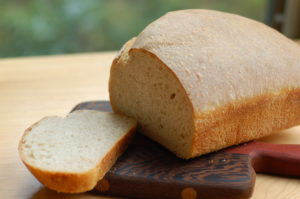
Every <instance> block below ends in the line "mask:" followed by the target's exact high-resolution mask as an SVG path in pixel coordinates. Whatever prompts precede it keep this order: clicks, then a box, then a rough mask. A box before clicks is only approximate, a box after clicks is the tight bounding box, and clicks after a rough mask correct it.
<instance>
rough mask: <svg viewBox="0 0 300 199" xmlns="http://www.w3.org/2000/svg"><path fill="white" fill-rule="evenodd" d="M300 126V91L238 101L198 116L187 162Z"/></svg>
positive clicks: (283, 91) (290, 90) (292, 90)
mask: <svg viewBox="0 0 300 199" xmlns="http://www.w3.org/2000/svg"><path fill="white" fill-rule="evenodd" d="M195 113H197V111H196V110H195ZM297 124H300V88H296V89H283V90H282V91H281V92H279V93H276V94H274V93H270V94H265V95H261V96H256V97H253V98H250V99H246V100H240V101H236V102H234V103H231V104H228V105H227V106H225V107H222V108H218V109H216V110H214V111H211V112H209V113H206V114H198V115H195V133H194V137H193V143H192V151H191V155H190V157H187V158H192V157H196V156H199V155H202V154H206V153H209V152H213V151H217V150H219V149H223V148H226V147H228V146H232V145H236V144H240V143H243V142H247V141H250V140H254V139H258V138H261V137H264V136H267V135H270V134H272V133H276V132H279V131H280V130H283V129H286V128H289V127H292V126H295V125H297Z"/></svg>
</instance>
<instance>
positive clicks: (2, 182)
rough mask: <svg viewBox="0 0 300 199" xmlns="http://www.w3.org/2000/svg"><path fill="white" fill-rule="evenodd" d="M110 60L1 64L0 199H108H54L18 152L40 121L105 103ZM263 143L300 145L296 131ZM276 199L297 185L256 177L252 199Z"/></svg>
mask: <svg viewBox="0 0 300 199" xmlns="http://www.w3.org/2000/svg"><path fill="white" fill-rule="evenodd" d="M114 55H115V52H105V53H90V54H75V55H63V56H45V57H27V58H15V59H2V60H0V110H1V114H0V136H1V137H0V198H1V199H2V198H3V199H20V198H22V199H23V198H25V199H50V198H57V199H77V198H78V199H79V198H80V199H87V198H88V199H93V198H108V197H104V196H101V195H99V194H98V195H97V194H96V193H85V194H78V195H68V194H57V193H55V192H53V191H50V190H48V189H46V188H44V187H43V186H42V185H41V184H40V183H39V182H38V181H37V180H36V179H35V178H34V177H33V176H32V175H31V174H30V173H29V171H28V170H27V169H26V168H25V167H24V165H23V164H22V163H21V161H20V159H19V156H18V152H17V146H18V141H19V139H20V137H21V135H22V133H23V131H24V129H25V128H26V127H28V126H29V125H31V124H32V123H34V122H35V121H37V120H39V119H41V118H42V117H44V116H48V115H60V116H63V115H65V114H66V113H68V112H69V111H70V110H71V109H72V108H73V107H74V105H76V104H77V103H79V102H82V101H87V100H101V99H106V100H107V99H108V91H107V90H108V88H107V83H108V76H109V67H110V64H111V61H112V59H113V57H114ZM299 114H300V113H299ZM263 140H264V141H266V142H271V143H293V144H300V126H298V127H294V128H292V129H289V130H286V131H285V132H281V133H278V134H276V135H273V136H271V137H267V138H264V139H263ZM276 198H277V199H297V198H300V179H293V178H286V177H278V176H270V175H262V174H258V175H257V181H256V187H255V190H254V195H253V197H252V199H276Z"/></svg>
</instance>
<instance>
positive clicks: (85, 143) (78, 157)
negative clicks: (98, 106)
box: [19, 110, 137, 193]
mask: <svg viewBox="0 0 300 199" xmlns="http://www.w3.org/2000/svg"><path fill="white" fill-rule="evenodd" d="M136 124H137V123H136V120H134V119H132V118H129V117H125V116H120V115H117V114H113V113H106V112H99V111H92V110H79V111H74V112H73V113H70V114H69V115H68V116H67V117H66V118H60V117H46V118H44V119H42V120H41V121H39V122H37V123H36V124H34V125H33V126H31V127H30V128H28V129H27V130H26V131H25V133H24V135H23V137H22V139H21V141H20V144H19V153H20V157H21V159H22V160H23V162H24V164H25V165H26V166H27V168H28V169H29V170H30V171H31V172H32V174H33V175H34V176H35V177H36V178H37V179H38V180H39V181H40V182H41V183H42V184H44V185H45V186H46V187H48V188H50V189H53V190H55V191H58V192H65V193H79V192H84V191H88V190H91V189H93V188H94V187H95V185H96V183H97V182H98V180H100V179H101V178H102V177H103V176H104V174H105V173H106V172H107V171H108V170H109V169H110V168H111V166H112V165H113V164H114V162H115V161H116V160H117V158H118V157H119V156H120V155H121V154H122V153H123V151H124V150H125V148H126V146H127V145H128V142H129V141H130V140H131V138H132V137H133V134H134V131H135V128H136Z"/></svg>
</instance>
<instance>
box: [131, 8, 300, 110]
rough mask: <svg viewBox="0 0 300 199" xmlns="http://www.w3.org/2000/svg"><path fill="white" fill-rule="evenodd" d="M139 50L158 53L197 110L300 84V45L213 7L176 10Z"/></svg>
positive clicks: (145, 35)
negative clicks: (211, 8) (214, 9)
mask: <svg viewBox="0 0 300 199" xmlns="http://www.w3.org/2000/svg"><path fill="white" fill-rule="evenodd" d="M130 43H133V45H132V47H131V48H133V49H144V50H147V51H149V52H151V53H153V54H155V55H156V56H157V57H158V58H159V59H161V60H162V61H163V62H164V63H165V64H166V65H167V66H168V67H169V68H170V69H171V70H172V71H173V72H174V73H175V74H176V75H177V77H178V79H179V81H180V82H181V83H182V85H183V87H184V88H185V89H186V92H187V95H188V97H189V98H190V100H191V102H192V104H193V106H194V109H195V110H194V111H195V112H196V113H205V112H208V111H213V110H215V109H216V108H218V107H220V106H223V105H225V104H228V103H230V102H232V101H236V100H241V99H244V98H251V97H254V96H259V95H261V94H265V93H278V92H280V91H281V90H282V89H289V88H298V87H300V47H299V46H298V45H297V44H295V43H294V42H293V41H291V40H289V39H288V38H286V37H285V36H283V35H282V34H280V33H278V32H277V31H275V30H273V29H271V28H269V27H268V26H266V25H264V24H262V23H259V22H256V21H253V20H251V19H247V18H244V17H241V16H237V15H233V14H227V13H223V12H218V11H211V10H182V11H175V12H170V13H167V14H166V15H164V16H163V17H161V18H159V19H158V20H156V21H154V22H153V23H151V24H150V25H149V26H147V27H146V28H145V29H144V30H143V31H142V32H141V33H140V34H139V35H138V37H137V38H136V39H135V40H132V41H131V42H130Z"/></svg>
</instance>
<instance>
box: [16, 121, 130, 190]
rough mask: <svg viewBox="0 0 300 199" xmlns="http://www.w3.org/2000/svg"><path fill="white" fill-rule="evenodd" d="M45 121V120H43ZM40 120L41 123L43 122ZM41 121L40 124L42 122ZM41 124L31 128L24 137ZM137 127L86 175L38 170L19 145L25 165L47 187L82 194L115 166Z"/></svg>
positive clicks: (85, 173)
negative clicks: (24, 155) (27, 161)
mask: <svg viewBox="0 0 300 199" xmlns="http://www.w3.org/2000/svg"><path fill="white" fill-rule="evenodd" d="M42 120H43V119H42ZM42 120H40V121H42ZM40 121H39V122H40ZM39 122H37V123H35V124H33V125H32V126H31V127H29V128H28V129H27V130H26V131H25V133H24V135H23V136H22V139H21V142H22V140H23V137H25V136H26V134H27V133H28V132H29V131H30V129H32V128H33V127H34V126H35V125H37V124H38V123H39ZM135 130H136V125H135V126H133V127H132V128H131V129H130V131H129V132H128V133H127V134H126V135H124V136H123V137H122V138H121V139H120V140H119V141H118V142H116V144H115V145H114V147H112V149H111V150H110V151H109V152H108V153H107V154H106V156H105V157H104V158H103V159H102V160H101V162H99V163H98V165H97V166H96V167H95V168H93V169H91V170H89V171H87V172H84V173H66V172H53V171H45V170H41V169H39V168H36V167H34V166H32V165H29V164H27V163H26V161H25V158H24V157H23V155H22V149H21V142H20V144H19V153H20V157H21V159H22V161H23V163H24V164H25V165H26V167H27V168H28V169H29V170H30V172H31V173H32V174H33V175H34V176H35V177H36V178H37V179H38V180H39V181H40V182H41V183H42V184H44V185H45V186H46V187H48V188H50V189H53V190H55V191H57V192H64V193H80V192H85V191H89V190H92V189H93V188H94V187H95V186H96V184H97V182H98V181H99V180H100V179H101V178H102V177H103V176H104V175H105V173H106V172H107V171H108V170H109V169H110V168H111V167H112V166H113V164H114V163H115V161H116V160H117V159H118V157H119V156H121V155H122V153H123V152H124V151H125V149H126V148H127V146H128V144H129V142H130V141H131V139H132V138H133V136H134V133H135Z"/></svg>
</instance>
